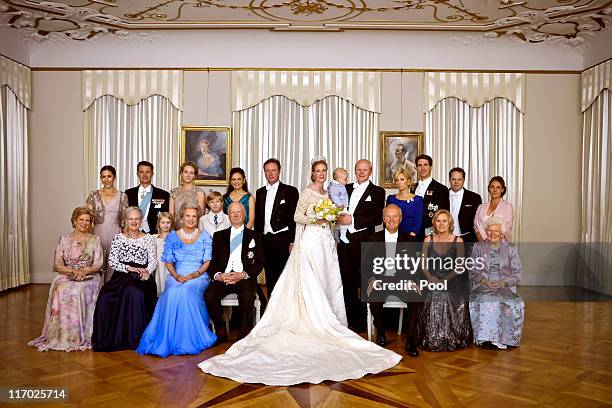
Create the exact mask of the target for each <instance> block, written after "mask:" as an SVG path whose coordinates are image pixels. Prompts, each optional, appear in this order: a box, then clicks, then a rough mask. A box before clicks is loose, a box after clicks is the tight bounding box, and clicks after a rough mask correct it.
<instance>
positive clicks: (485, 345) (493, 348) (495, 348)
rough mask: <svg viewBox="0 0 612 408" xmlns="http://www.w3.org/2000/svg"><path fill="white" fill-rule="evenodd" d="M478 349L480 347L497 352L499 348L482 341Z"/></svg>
mask: <svg viewBox="0 0 612 408" xmlns="http://www.w3.org/2000/svg"><path fill="white" fill-rule="evenodd" d="M480 347H482V348H483V349H485V350H499V347H497V346H496V345H495V344H493V343H491V342H490V341H484V342H482V343H481V344H480Z"/></svg>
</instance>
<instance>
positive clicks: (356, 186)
mask: <svg viewBox="0 0 612 408" xmlns="http://www.w3.org/2000/svg"><path fill="white" fill-rule="evenodd" d="M369 185H370V180H366V181H364V182H363V183H361V184H359V182H357V181H356V182H355V183H353V189H363V190H365V189H366V188H368V186H369Z"/></svg>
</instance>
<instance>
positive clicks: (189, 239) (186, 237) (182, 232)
mask: <svg viewBox="0 0 612 408" xmlns="http://www.w3.org/2000/svg"><path fill="white" fill-rule="evenodd" d="M179 232H180V233H181V235H182V236H183V238H185V239H186V240H188V241H191V240H192V239H194V238H195V237H196V235H198V232H199V230H198V229H197V228H196V229H194V230H193V232H190V233H189V234H188V233H186V232H185V230H184V229H182V228H181V229H180V230H179Z"/></svg>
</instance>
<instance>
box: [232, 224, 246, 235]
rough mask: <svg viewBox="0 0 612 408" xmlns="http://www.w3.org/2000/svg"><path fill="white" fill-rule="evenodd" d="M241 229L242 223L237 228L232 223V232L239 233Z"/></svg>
mask: <svg viewBox="0 0 612 408" xmlns="http://www.w3.org/2000/svg"><path fill="white" fill-rule="evenodd" d="M242 230H244V225H241V226H239V227H238V228H236V227H234V226H233V225H232V232H233V233H239V232H241V231H242Z"/></svg>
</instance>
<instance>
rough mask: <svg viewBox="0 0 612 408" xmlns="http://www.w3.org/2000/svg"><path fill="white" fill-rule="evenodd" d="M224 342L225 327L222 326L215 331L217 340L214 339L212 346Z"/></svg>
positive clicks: (225, 339) (225, 338)
mask: <svg viewBox="0 0 612 408" xmlns="http://www.w3.org/2000/svg"><path fill="white" fill-rule="evenodd" d="M226 342H227V331H226V330H225V327H224V328H222V329H219V330H218V331H217V341H215V344H214V345H213V346H218V345H219V344H222V343H226Z"/></svg>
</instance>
